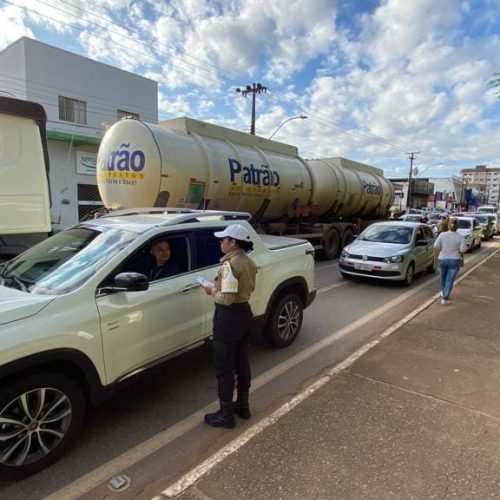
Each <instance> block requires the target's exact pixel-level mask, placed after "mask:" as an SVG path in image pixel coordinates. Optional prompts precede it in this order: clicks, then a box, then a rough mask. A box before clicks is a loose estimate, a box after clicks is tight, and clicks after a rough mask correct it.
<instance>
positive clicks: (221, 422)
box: [205, 401, 235, 429]
mask: <svg viewBox="0 0 500 500" xmlns="http://www.w3.org/2000/svg"><path fill="white" fill-rule="evenodd" d="M205 422H206V423H207V424H208V425H211V426H212V427H224V428H225V429H232V428H233V427H234V425H235V422H234V415H233V402H232V401H230V402H229V403H224V402H223V401H220V410H219V411H217V412H215V413H207V414H206V415H205Z"/></svg>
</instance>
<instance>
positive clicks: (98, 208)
mask: <svg viewBox="0 0 500 500" xmlns="http://www.w3.org/2000/svg"><path fill="white" fill-rule="evenodd" d="M103 208H104V203H103V202H102V200H101V197H100V196H99V190H98V189H97V186H96V185H95V184H78V220H87V219H93V218H94V216H95V215H96V214H100V213H101V212H102V210H103Z"/></svg>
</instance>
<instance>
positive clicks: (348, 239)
mask: <svg viewBox="0 0 500 500" xmlns="http://www.w3.org/2000/svg"><path fill="white" fill-rule="evenodd" d="M353 240H354V233H353V232H352V230H351V229H346V230H345V231H344V234H343V235H342V248H344V247H346V246H347V245H349V244H350V243H352V242H353Z"/></svg>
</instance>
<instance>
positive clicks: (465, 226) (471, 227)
mask: <svg viewBox="0 0 500 500" xmlns="http://www.w3.org/2000/svg"><path fill="white" fill-rule="evenodd" d="M453 217H454V218H456V219H457V220H458V229H457V231H458V232H459V233H460V234H462V235H463V236H464V237H465V243H466V244H467V248H468V250H467V251H468V252H472V251H473V250H474V249H475V248H480V247H481V241H482V236H483V230H482V228H481V226H480V225H479V221H478V220H477V219H476V218H475V217H465V216H464V217H461V216H457V217H455V216H453Z"/></svg>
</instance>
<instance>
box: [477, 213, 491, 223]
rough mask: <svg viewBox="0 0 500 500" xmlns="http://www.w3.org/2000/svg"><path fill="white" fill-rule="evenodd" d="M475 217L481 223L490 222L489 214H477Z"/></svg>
mask: <svg viewBox="0 0 500 500" xmlns="http://www.w3.org/2000/svg"><path fill="white" fill-rule="evenodd" d="M474 217H476V219H477V220H478V221H479V222H480V223H481V224H488V222H489V220H488V216H487V215H479V214H477V215H475V216H474Z"/></svg>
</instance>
